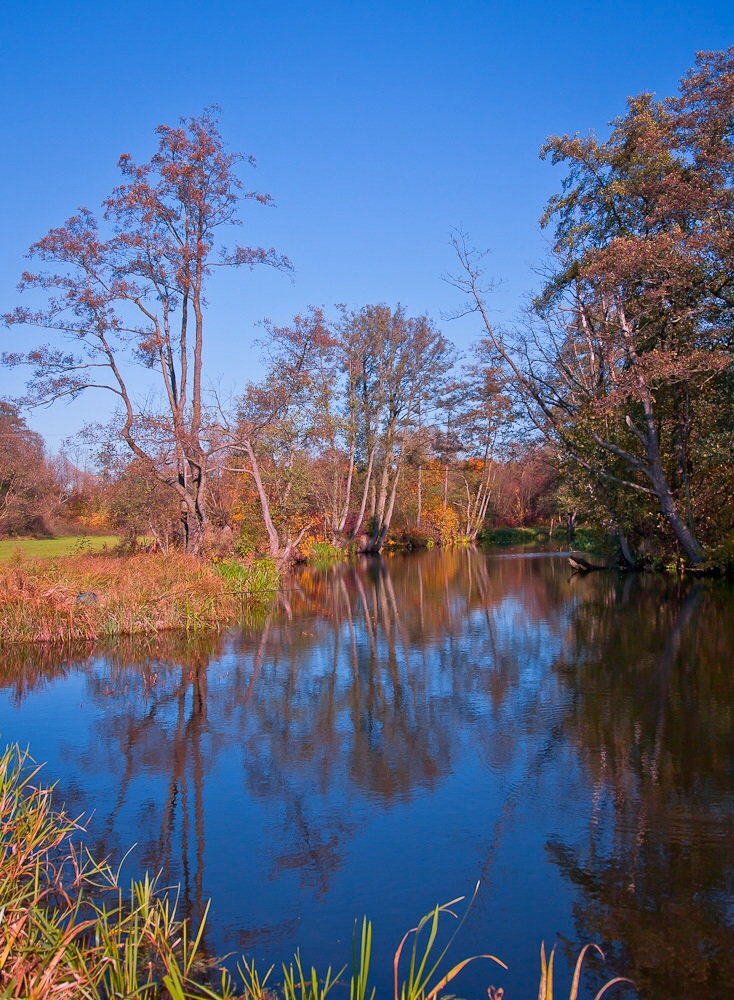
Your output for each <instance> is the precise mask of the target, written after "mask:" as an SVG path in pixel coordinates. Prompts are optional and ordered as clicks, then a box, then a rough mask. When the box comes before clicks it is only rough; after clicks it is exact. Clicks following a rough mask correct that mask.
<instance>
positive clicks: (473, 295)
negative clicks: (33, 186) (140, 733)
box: [0, 47, 734, 565]
mask: <svg viewBox="0 0 734 1000" xmlns="http://www.w3.org/2000/svg"><path fill="white" fill-rule="evenodd" d="M157 135H158V149H157V152H156V153H155V155H154V156H153V157H152V159H151V160H150V161H149V162H147V163H143V164H137V163H136V162H135V161H133V159H132V158H131V157H130V156H129V155H127V154H126V155H124V156H122V157H121V158H120V161H119V164H118V166H119V169H120V171H121V181H120V183H119V184H118V186H116V187H115V188H114V189H113V191H112V193H111V194H110V196H109V198H108V199H107V200H106V201H105V202H104V204H103V210H102V215H101V217H97V216H96V215H94V214H93V213H92V212H90V211H89V210H86V209H84V210H79V212H78V213H77V214H76V215H74V216H72V217H71V218H70V219H68V220H67V222H66V223H64V224H63V225H62V226H60V227H59V228H57V229H52V230H50V231H49V233H48V234H47V235H46V236H45V237H43V238H42V239H41V240H39V242H38V243H36V244H35V245H34V246H33V247H32V248H31V258H32V259H33V260H34V262H35V264H36V265H37V267H36V270H34V271H29V272H27V273H25V274H24V275H23V278H22V283H21V287H22V288H23V290H24V291H26V292H27V293H28V298H29V300H30V301H31V305H27V306H23V307H18V308H16V309H15V310H14V311H13V312H11V313H9V314H8V315H7V316H6V322H7V324H8V325H9V327H10V328H11V329H12V330H13V334H14V337H15V336H16V333H15V327H16V326H17V325H30V326H32V327H35V328H40V329H44V330H47V331H50V333H51V339H50V341H49V343H46V344H41V345H37V346H35V347H33V348H32V349H31V350H30V351H28V350H26V351H12V352H6V353H5V355H4V360H5V362H6V364H10V365H28V366H30V371H31V375H30V379H29V382H28V389H27V396H26V398H25V400H24V401H23V402H25V403H30V404H36V405H37V404H39V403H49V402H52V401H55V400H58V399H62V398H74V397H76V396H78V395H80V394H81V393H86V392H90V391H93V390H95V389H96V390H101V391H102V392H103V393H106V394H107V395H108V396H111V399H113V400H114V401H115V403H116V409H115V414H116V415H115V417H114V419H113V420H112V423H111V424H109V425H106V426H105V427H104V428H101V427H98V428H97V432H96V433H97V437H96V451H97V453H98V456H99V458H98V469H97V470H96V472H95V474H93V475H90V474H82V473H80V472H79V471H78V469H77V468H76V467H75V464H74V463H73V462H72V461H71V460H70V459H69V457H68V456H67V457H63V456H62V457H61V458H56V459H54V460H49V459H48V458H47V457H46V456H45V455H44V451H43V445H42V442H41V441H40V439H39V438H38V437H37V436H36V435H34V434H32V433H31V432H30V431H29V430H28V428H27V426H26V425H25V423H24V420H23V418H22V412H21V410H19V408H18V405H16V404H15V403H12V402H9V401H8V402H5V403H3V404H2V409H1V410H0V421H1V427H0V448H2V459H3V460H2V462H1V463H0V530H2V531H3V532H5V533H6V534H13V533H21V532H28V531H43V530H53V529H54V519H58V518H59V517H62V518H63V519H65V520H66V521H67V522H68V521H74V522H76V523H77V524H78V525H80V526H84V528H85V530H90V529H95V528H96V529H100V530H101V529H105V530H116V531H119V532H121V533H123V534H125V535H127V536H128V537H130V538H133V537H135V536H139V535H145V536H147V537H150V538H154V539H155V541H156V543H157V544H158V546H159V547H160V548H161V549H163V550H167V549H168V548H169V547H170V546H173V545H178V546H180V547H182V548H183V549H185V550H186V551H188V552H191V553H194V554H196V553H199V552H202V551H204V550H206V549H207V548H211V547H212V546H219V547H220V548H221V547H224V548H226V547H230V548H236V549H237V550H238V551H239V552H240V553H242V554H244V553H247V552H265V553H268V554H269V555H271V556H272V557H273V558H274V559H276V560H277V561H278V562H280V563H283V562H285V561H286V560H287V559H289V558H290V557H291V556H293V555H294V554H295V553H296V552H297V551H299V550H300V551H303V549H304V547H306V548H308V547H309V546H311V545H313V543H314V542H315V541H321V542H328V543H330V544H331V545H333V546H335V547H336V548H346V547H350V546H352V547H356V548H358V549H359V550H361V551H373V552H377V551H380V550H381V549H382V548H383V546H384V545H385V544H386V543H387V542H388V541H390V540H391V539H392V540H395V541H402V542H404V543H407V544H412V545H415V544H426V543H429V542H431V541H432V542H436V543H441V544H451V543H456V542H461V541H464V542H467V543H472V542H475V541H476V540H477V539H478V537H479V536H480V534H481V532H482V531H483V530H484V528H485V527H486V525H487V524H489V523H491V524H507V525H522V524H529V523H538V522H539V521H544V522H546V523H549V522H551V521H553V522H561V521H562V522H565V524H566V525H567V526H568V527H570V528H571V529H573V527H574V525H575V524H577V523H579V522H584V523H586V524H588V525H591V526H593V527H594V528H597V529H599V530H600V531H602V532H604V533H605V534H606V535H608V536H610V537H614V538H615V539H616V542H617V545H618V548H619V552H620V557H621V558H622V559H623V560H624V561H626V562H628V563H630V564H637V563H639V562H641V561H646V560H651V559H659V558H665V559H669V558H670V557H672V556H675V557H679V558H681V559H682V560H684V561H685V562H687V563H688V564H691V565H701V564H706V563H708V564H712V563H713V564H718V565H724V564H730V563H731V562H732V561H734V488H733V487H734V452H733V450H732V447H733V445H734V405H733V404H734V400H733V396H732V393H733V390H734V383H733V380H732V375H733V372H732V314H733V310H734V204H733V200H732V199H733V191H734V188H733V184H732V182H733V181H734V47H733V48H731V49H728V50H727V51H725V52H712V53H700V54H699V55H698V57H697V59H696V63H695V65H694V67H693V68H692V69H691V71H690V72H689V73H688V74H687V75H686V76H685V77H684V78H683V80H682V81H681V83H680V87H679V91H678V94H677V95H676V96H674V97H668V98H664V99H658V98H656V97H655V96H654V95H653V94H642V95H639V96H637V97H634V98H631V99H629V101H628V104H627V110H626V112H625V114H624V115H622V116H621V117H620V118H618V119H616V120H615V121H614V122H613V123H611V127H610V129H609V134H608V135H607V137H606V138H604V139H601V138H598V137H597V136H595V135H594V134H589V135H586V136H581V135H574V136H556V137H551V138H550V139H549V140H548V141H547V143H546V144H545V146H544V147H543V150H542V151H541V155H542V156H544V157H546V158H549V159H550V160H551V161H552V162H553V163H555V164H560V165H561V166H562V167H563V168H564V171H565V174H564V178H563V181H562V184H561V189H560V191H559V193H558V194H556V195H554V196H553V197H552V198H551V199H550V202H549V204H548V207H547V210H546V212H545V214H544V216H543V218H542V220H541V224H542V225H543V226H544V227H545V228H546V229H547V230H548V232H549V236H550V240H549V242H550V246H551V251H550V253H549V257H548V260H547V261H546V263H545V268H544V272H543V279H542V284H541V287H540V289H539V290H538V292H537V295H536V297H535V299H534V300H533V302H532V304H531V306H530V307H529V308H528V310H527V311H526V313H525V315H524V316H523V317H522V318H521V319H520V320H519V321H518V322H517V323H516V324H515V325H514V326H513V327H511V328H508V329H502V328H500V327H498V326H497V324H496V323H495V322H494V319H493V314H492V305H491V297H490V296H489V295H488V293H489V292H490V291H491V287H492V281H491V278H487V277H486V276H485V275H484V273H483V254H482V253H481V252H480V251H478V250H477V248H476V247H475V246H474V245H472V243H471V242H470V241H469V238H468V237H467V235H466V234H465V233H464V232H461V231H458V232H455V233H454V234H453V237H452V241H451V242H452V247H453V252H454V255H455V256H454V257H453V264H452V263H451V262H450V261H449V262H447V265H448V266H447V269H448V270H449V271H450V275H449V277H448V282H449V285H448V286H447V287H451V286H453V293H452V294H453V304H454V306H455V312H456V314H469V315H471V316H473V317H475V319H476V321H477V328H476V330H477V332H476V339H475V342H474V344H473V345H472V347H471V349H470V350H469V351H468V352H467V354H466V356H464V357H460V356H459V354H458V352H457V350H456V349H455V347H454V346H453V345H452V344H451V342H450V340H449V339H448V338H447V336H446V334H445V332H444V331H443V330H442V329H439V327H438V326H437V325H436V323H435V322H434V321H433V320H432V319H431V318H430V317H428V316H426V315H420V316H410V315H408V314H407V312H406V310H405V309H404V308H403V307H401V306H400V305H395V306H393V305H387V304H384V303H376V304H369V305H365V306H362V307H357V308H348V307H339V308H335V309H334V310H333V311H332V312H331V313H328V314H327V312H326V311H325V310H323V309H320V308H316V307H310V308H307V309H305V310H304V311H303V312H302V314H301V315H298V316H296V317H294V318H293V320H292V322H291V323H289V324H287V325H285V326H276V325H274V324H272V323H265V324H264V325H263V332H262V335H261V346H262V352H263V361H264V375H263V376H262V378H260V379H259V380H257V381H253V382H251V383H249V384H246V385H242V386H241V387H240V390H239V394H238V396H237V397H236V398H235V399H233V400H231V401H225V400H222V399H221V398H219V397H218V396H217V394H216V393H215V392H214V391H212V390H210V389H209V388H208V386H209V384H210V383H209V381H208V379H207V370H206V367H205V364H204V357H205V346H206V343H207V341H208V339H209V338H211V337H212V331H211V330H210V328H209V322H208V316H207V306H206V287H207V280H208V279H209V278H210V277H211V275H212V273H213V272H214V270H215V269H220V268H243V267H244V268H248V269H252V268H255V267H257V266H271V267H275V268H277V269H279V270H282V271H289V270H290V269H291V263H290V261H289V260H288V259H287V258H286V257H284V256H282V255H281V254H279V253H278V252H276V251H275V250H273V249H268V248H264V247H250V246H245V245H237V244H234V245H230V244H229V243H227V242H225V237H226V235H227V234H230V235H231V231H232V227H233V226H235V225H238V224H240V223H241V221H242V220H241V216H240V213H241V210H242V208H243V205H244V202H246V201H254V202H256V203H260V204H264V205H267V204H268V203H269V201H270V198H269V196H268V195H263V194H260V193H258V192H254V191H251V190H249V189H247V188H246V187H245V186H244V182H243V180H242V179H241V168H242V167H243V166H247V165H248V164H249V163H250V162H251V161H250V160H249V158H247V157H244V156H241V155H239V154H235V153H231V152H229V151H228V149H227V147H226V145H225V143H224V140H223V138H222V136H221V134H220V132H219V128H218V122H217V118H216V114H215V110H208V111H205V112H204V113H203V114H202V115H200V116H198V117H194V118H187V119H182V120H181V122H180V124H179V125H178V126H176V127H169V126H160V127H159V128H158V130H157ZM457 295H458V300H457ZM449 298H450V297H449ZM457 303H458V304H457ZM214 336H216V334H214ZM141 365H142V366H144V367H145V368H147V370H148V372H149V374H150V379H151V381H150V383H149V384H148V390H149V391H147V392H146V393H145V394H144V399H145V402H144V404H141V403H140V402H139V401H138V400H139V397H140V395H141V392H140V387H139V375H138V373H139V371H140V367H141Z"/></svg>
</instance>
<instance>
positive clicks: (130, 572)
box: [0, 526, 680, 646]
mask: <svg viewBox="0 0 734 1000" xmlns="http://www.w3.org/2000/svg"><path fill="white" fill-rule="evenodd" d="M114 541H115V539H114V538H107V537H105V538H104V539H100V538H97V539H95V540H94V541H92V540H90V539H89V538H86V537H71V538H54V539H44V540H35V539H18V540H13V541H12V542H3V543H0V545H2V546H5V551H4V552H3V550H2V549H1V548H0V646H3V645H10V644H15V643H24V642H32V643H39V642H40V643H53V642H69V641H96V640H100V639H105V638H110V637H114V636H123V635H124V636H143V635H154V634H157V633H162V632H169V631H179V632H182V633H186V634H191V633H196V632H206V631H216V630H219V629H222V628H226V627H227V626H229V625H232V624H234V623H236V622H237V621H241V620H243V619H244V618H246V616H247V614H248V613H249V612H250V611H251V610H253V609H255V608H259V607H262V606H263V604H264V603H265V602H267V601H269V600H270V599H271V597H272V595H273V593H275V592H276V591H277V590H278V588H279V586H280V580H281V573H282V570H281V569H279V568H278V566H277V564H276V562H275V560H273V559H271V558H266V557H263V558H259V557H253V556H249V557H245V558H244V559H240V558H237V557H235V556H231V557H229V556H228V557H226V558H222V557H217V556H214V557H211V558H203V557H200V556H199V557H197V556H192V555H187V554H185V553H183V552H180V551H169V552H167V553H161V552H147V551H141V552H137V553H133V554H125V553H124V552H121V551H119V550H114V549H113V550H110V549H109V548H108V545H109V543H110V542H114ZM9 545H12V546H13V548H12V549H11V550H10V552H8V549H7V546H9ZM479 545H480V547H481V548H484V549H487V548H497V549H500V550H501V549H509V548H520V549H522V550H525V551H533V550H544V549H550V550H555V549H556V548H558V550H559V551H560V550H561V549H563V550H566V549H572V550H573V551H574V552H578V553H587V554H591V555H592V556H593V557H594V558H595V559H597V560H599V559H601V560H603V561H604V562H605V564H606V565H612V564H613V563H614V559H615V546H614V540H613V539H611V538H608V537H607V538H605V537H604V536H602V535H600V534H599V533H598V532H595V531H593V530H591V529H584V528H581V529H579V530H577V532H576V534H575V538H574V541H573V543H569V542H568V541H567V535H566V532H565V531H564V530H563V529H561V528H556V530H555V532H554V531H553V530H551V529H549V528H547V527H544V526H537V527H530V528H494V529H487V530H486V531H485V532H484V533H483V534H482V535H481V536H480V539H479ZM44 546H45V551H46V553H47V554H46V555H45V556H44V554H43V553H44ZM432 547H433V546H432V545H430V544H428V545H426V544H410V542H409V541H406V540H405V539H401V538H397V539H395V540H394V541H390V542H389V544H388V545H386V547H385V555H390V554H391V553H393V552H409V551H413V550H416V549H425V548H432ZM3 556H4V557H5V558H4V559H3ZM352 556H353V554H352V553H349V552H347V551H345V550H343V549H340V548H337V547H335V546H332V545H330V544H328V543H326V542H310V543H308V545H306V546H304V547H303V549H302V551H301V553H300V554H299V557H298V560H297V561H299V562H303V563H307V564H309V565H311V566H313V567H314V568H315V569H321V570H325V569H328V568H330V567H332V566H334V565H336V564H338V563H340V562H343V561H345V560H348V559H349V558H351V557H352ZM658 568H665V569H667V570H669V571H671V572H678V571H679V570H680V567H679V566H678V565H677V564H675V565H671V566H667V567H658Z"/></svg>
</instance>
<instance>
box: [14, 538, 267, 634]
mask: <svg viewBox="0 0 734 1000" xmlns="http://www.w3.org/2000/svg"><path fill="white" fill-rule="evenodd" d="M232 565H233V566H239V568H238V569H237V571H236V572H237V574H238V576H237V579H236V580H234V578H233V576H232V575H230V577H227V575H226V573H225V574H223V573H222V572H221V569H220V568H219V567H217V566H215V565H212V564H211V563H207V562H204V561H201V560H198V559H194V558H193V557H191V556H186V555H181V554H169V555H165V556H164V555H160V554H148V553H142V554H139V555H132V556H125V557H119V556H112V555H83V556H70V557H68V558H65V559H48V560H20V561H16V562H14V563H12V564H7V565H2V566H0V642H1V643H3V644H5V643H10V642H20V641H36V642H38V641H41V642H50V641H54V640H64V641H67V640H71V639H99V638H102V637H104V636H118V635H140V634H146V633H154V632H162V631H165V630H169V629H180V630H184V631H188V632H193V631H201V630H205V629H215V628H218V627H220V626H222V625H226V624H228V623H230V622H232V621H234V620H235V619H237V618H238V617H240V616H241V615H242V610H243V595H242V593H241V591H243V590H245V591H247V593H248V594H249V595H250V596H251V597H252V596H253V595H256V594H264V593H265V592H266V591H269V590H272V589H275V588H276V587H277V585H278V577H277V573H276V572H275V570H274V567H272V566H271V564H270V562H269V561H268V560H264V561H263V562H262V563H254V564H252V565H251V566H249V567H247V566H241V565H239V564H232ZM233 583H234V584H235V585H233Z"/></svg>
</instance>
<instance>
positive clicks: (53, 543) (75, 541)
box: [0, 535, 119, 563]
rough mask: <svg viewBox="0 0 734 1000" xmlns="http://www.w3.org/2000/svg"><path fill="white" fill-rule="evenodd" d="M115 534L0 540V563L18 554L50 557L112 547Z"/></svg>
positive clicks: (116, 541)
mask: <svg viewBox="0 0 734 1000" xmlns="http://www.w3.org/2000/svg"><path fill="white" fill-rule="evenodd" d="M118 541H119V539H118V537H117V535H71V536H66V537H65V538H10V539H7V540H6V541H3V542H0V563H3V562H9V561H10V560H11V559H13V558H16V557H17V555H18V554H20V555H21V556H23V557H25V558H26V559H52V558H58V557H59V556H74V555H84V554H85V553H86V552H99V551H100V550H102V549H104V548H105V547H106V548H108V549H113V548H114V547H115V546H116V545H117V543H118Z"/></svg>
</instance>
